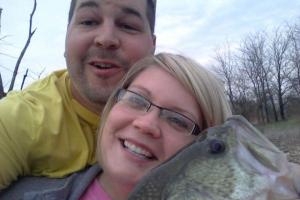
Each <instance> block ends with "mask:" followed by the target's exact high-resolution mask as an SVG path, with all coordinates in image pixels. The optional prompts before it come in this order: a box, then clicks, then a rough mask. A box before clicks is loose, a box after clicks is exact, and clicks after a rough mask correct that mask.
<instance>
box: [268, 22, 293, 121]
mask: <svg viewBox="0 0 300 200" xmlns="http://www.w3.org/2000/svg"><path fill="white" fill-rule="evenodd" d="M281 28H282V27H279V28H277V29H276V30H275V32H274V33H275V34H274V37H273V38H272V40H271V45H270V55H271V56H272V60H273V67H274V70H275V79H276V90H277V98H278V104H279V113H280V116H281V118H282V119H283V120H285V119H286V116H285V103H286V102H285V100H284V97H285V95H286V93H287V91H288V89H289V88H288V86H287V84H288V82H289V80H288V78H287V77H288V75H289V73H290V67H289V59H288V47H289V44H290V42H291V39H290V35H289V34H287V33H286V32H285V31H283V30H281Z"/></svg>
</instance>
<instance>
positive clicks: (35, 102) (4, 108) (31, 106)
mask: <svg viewBox="0 0 300 200" xmlns="http://www.w3.org/2000/svg"><path fill="white" fill-rule="evenodd" d="M98 123H99V116H97V115H96V114H95V113H93V112H91V111H89V110H87V109H86V108H84V107H83V106H81V105H80V104H79V103H78V102H77V101H76V100H75V99H73V98H72V96H71V93H70V79H69V75H68V73H67V71H66V70H62V71H57V72H54V73H52V74H51V75H49V76H48V77H46V78H44V79H42V80H39V81H37V82H35V83H33V84H32V85H30V86H29V87H28V88H26V89H25V90H23V91H18V92H11V93H9V94H8V95H7V97H6V98H3V99H1V100H0V189H1V188H4V187H6V186H7V185H8V184H9V183H11V181H12V180H15V179H16V178H17V176H18V175H29V174H30V175H38V176H40V175H43V176H44V175H45V176H49V177H63V176H65V175H67V174H69V173H71V172H74V171H78V170H80V169H82V168H84V167H85V166H87V165H88V164H93V163H95V155H94V154H95V146H96V130H97V127H98Z"/></svg>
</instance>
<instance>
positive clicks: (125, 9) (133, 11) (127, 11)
mask: <svg viewBox="0 0 300 200" xmlns="http://www.w3.org/2000/svg"><path fill="white" fill-rule="evenodd" d="M121 10H122V11H123V12H124V13H125V14H129V15H134V16H136V17H138V18H140V19H143V17H142V14H141V13H140V12H139V11H137V10H136V9H133V8H131V7H122V8H121Z"/></svg>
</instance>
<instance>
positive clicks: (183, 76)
mask: <svg viewBox="0 0 300 200" xmlns="http://www.w3.org/2000/svg"><path fill="white" fill-rule="evenodd" d="M149 67H161V68H163V69H164V70H166V71H167V72H168V73H170V74H171V75H172V76H174V77H175V78H176V79H177V80H178V81H179V82H180V83H181V84H182V85H183V86H184V87H185V88H186V89H187V90H188V91H189V92H190V93H191V94H192V95H193V96H194V97H195V99H196V101H197V103H198V104H199V106H200V109H201V110H200V113H202V118H203V121H202V122H198V124H199V125H201V128H202V129H205V128H208V127H211V126H215V125H219V124H222V123H223V122H224V121H225V120H226V118H228V117H229V116H231V109H230V106H229V104H228V101H227V99H226V96H225V94H224V87H223V84H222V82H221V81H220V80H219V79H218V78H217V77H216V76H215V75H214V74H212V73H211V72H210V71H208V70H207V69H205V68H204V67H202V66H201V65H199V64H198V63H197V62H195V61H194V60H192V59H190V58H188V57H185V56H181V55H176V54H171V53H159V54H157V55H155V56H148V57H145V58H144V59H141V60H140V61H138V62H137V63H135V64H134V65H133V66H132V67H131V69H130V70H129V71H128V73H127V75H126V76H125V77H124V79H123V81H122V82H121V84H120V85H119V87H118V88H125V89H126V88H128V87H129V86H130V84H131V83H132V82H133V80H134V79H135V78H136V77H137V76H138V75H139V74H140V73H141V72H142V71H144V70H145V69H147V68H149ZM116 93H117V90H115V91H114V92H113V94H112V95H111V97H110V98H109V100H108V102H107V104H106V106H105V107H104V110H103V113H102V116H101V125H100V130H99V135H101V134H102V131H103V127H104V125H105V123H106V120H107V117H108V115H109V112H110V111H111V109H112V107H113V106H114V104H115V103H116V99H115V97H116Z"/></svg>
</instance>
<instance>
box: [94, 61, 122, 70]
mask: <svg viewBox="0 0 300 200" xmlns="http://www.w3.org/2000/svg"><path fill="white" fill-rule="evenodd" d="M90 65H92V66H94V67H96V68H98V69H111V68H118V66H117V65H115V64H113V63H104V62H95V61H94V62H90Z"/></svg>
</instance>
